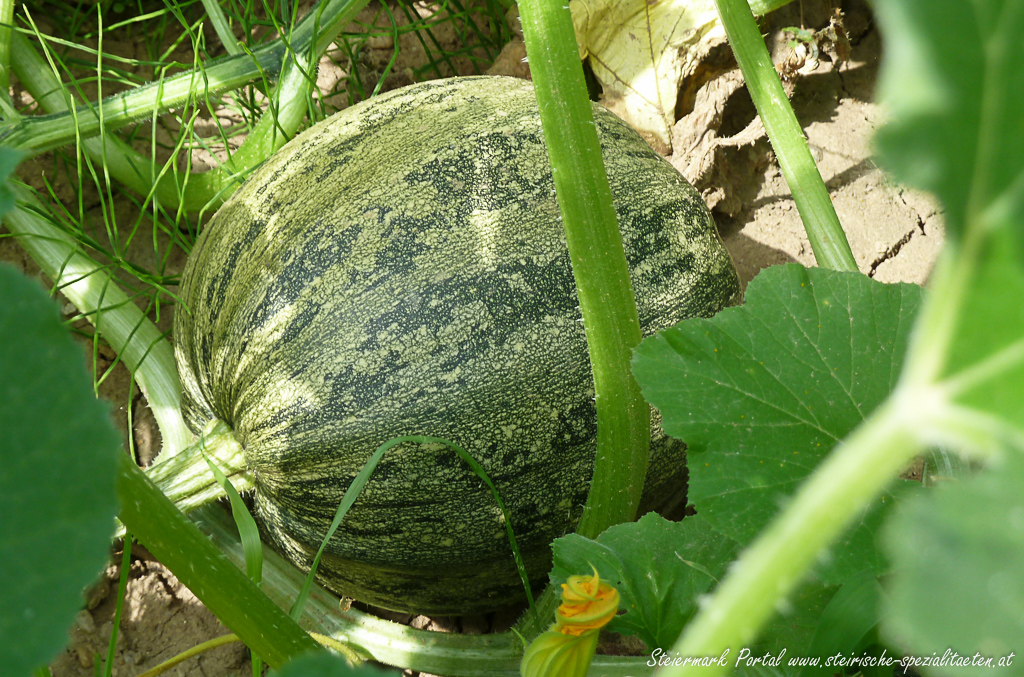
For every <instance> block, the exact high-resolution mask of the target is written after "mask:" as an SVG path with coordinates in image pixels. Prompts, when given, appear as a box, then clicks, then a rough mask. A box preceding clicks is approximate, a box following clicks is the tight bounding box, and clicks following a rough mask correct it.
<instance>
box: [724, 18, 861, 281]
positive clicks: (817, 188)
mask: <svg viewBox="0 0 1024 677" xmlns="http://www.w3.org/2000/svg"><path fill="white" fill-rule="evenodd" d="M716 2H717V3H718V14H719V17H720V18H721V20H722V25H723V26H724V27H725V33H726V35H727V36H728V37H729V44H730V45H731V46H732V50H733V53H735V54H736V62H737V63H739V65H740V70H742V71H743V79H744V80H745V81H746V83H747V90H748V91H749V92H750V98H751V99H753V101H754V106H755V107H756V108H757V113H758V115H760V116H761V121H762V122H763V123H764V129H765V131H766V132H767V133H768V139H769V140H770V141H771V143H772V148H774V149H775V156H776V157H777V158H778V159H779V167H780V168H781V169H782V173H783V175H784V176H785V177H786V183H787V184H789V189H790V191H791V192H792V193H793V201H794V202H795V203H796V208H797V210H798V211H799V212H800V218H801V219H803V222H804V229H805V230H806V231H807V239H808V240H810V242H811V249H812V250H813V251H814V258H815V260H816V261H817V262H818V265H819V266H821V267H823V268H831V269H832V270H843V271H852V272H856V271H857V261H856V260H855V259H854V257H853V252H852V251H851V250H850V243H849V242H848V241H847V240H846V233H844V232H843V227H842V226H841V225H840V224H839V217H838V216H837V215H836V210H835V207H834V206H833V205H832V199H831V198H830V197H829V195H828V188H827V187H826V186H825V182H824V181H823V180H822V178H821V174H820V173H819V172H818V166H817V165H816V164H814V158H812V157H811V151H810V150H809V149H808V148H807V139H805V138H804V133H803V130H802V129H801V128H800V123H799V122H797V119H796V115H794V114H793V108H792V107H791V106H790V105H789V100H788V99H787V98H786V93H785V92H784V91H783V90H782V82H781V81H780V80H779V75H778V73H777V72H776V71H775V67H774V66H773V65H772V60H771V57H770V56H769V54H768V49H767V47H765V44H764V39H763V38H762V37H761V31H760V30H759V29H758V27H757V22H756V21H754V15H753V14H751V8H750V7H749V6H748V5H747V3H746V2H745V1H744V0H716Z"/></svg>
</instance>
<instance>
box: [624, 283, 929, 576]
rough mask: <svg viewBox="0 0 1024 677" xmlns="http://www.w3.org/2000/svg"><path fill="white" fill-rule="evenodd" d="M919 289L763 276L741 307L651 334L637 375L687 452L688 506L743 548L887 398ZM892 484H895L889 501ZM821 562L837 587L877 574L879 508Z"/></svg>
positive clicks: (638, 359) (639, 356)
mask: <svg viewBox="0 0 1024 677" xmlns="http://www.w3.org/2000/svg"><path fill="white" fill-rule="evenodd" d="M920 298H921V289H920V288H919V287H916V286H914V285H907V284H898V285H885V284H881V283H879V282H874V281H873V280H870V279H868V278H867V277H865V276H863V275H860V274H859V273H838V272H834V271H828V270H824V269H817V268H810V269H807V268H803V267H801V266H798V265H787V266H779V267H775V268H770V269H768V270H765V271H764V272H762V273H761V274H760V275H758V277H757V278H755V279H754V280H753V281H752V282H751V283H750V286H749V287H748V289H747V295H746V303H745V304H744V305H743V306H742V307H739V308H731V309H727V310H725V311H723V312H721V313H719V314H718V315H717V316H715V317H714V318H712V319H710V320H692V321H687V322H683V323H681V324H679V325H677V326H676V327H674V328H672V329H669V330H667V331H665V332H662V333H660V334H658V335H656V336H653V337H650V338H648V339H646V340H645V341H644V342H643V343H642V344H641V345H640V347H639V348H638V349H637V351H636V357H635V358H634V363H633V364H634V374H635V375H636V377H637V380H638V381H639V382H640V383H641V385H642V387H643V389H644V396H645V397H646V398H647V399H648V401H649V402H651V403H652V404H653V405H654V406H656V407H658V409H660V410H661V412H662V415H663V417H664V427H665V430H666V432H668V433H669V434H670V435H672V436H674V437H677V438H679V439H682V440H685V441H686V442H687V444H688V445H689V465H690V492H689V499H690V500H691V501H692V502H693V503H694V504H695V505H696V506H697V510H698V512H699V513H700V514H701V516H702V517H704V519H706V520H707V521H708V522H709V523H710V524H711V525H712V526H714V527H715V528H716V529H717V530H719V531H721V532H722V533H723V534H725V535H727V536H729V537H730V538H732V539H734V540H736V541H737V542H739V543H741V544H747V543H749V542H750V541H751V540H752V539H753V538H754V536H755V535H756V534H757V533H758V532H759V531H760V530H761V529H762V528H764V526H765V525H766V524H767V523H768V522H769V521H770V520H771V519H772V517H773V516H775V515H776V514H777V513H778V512H779V510H780V506H781V505H783V503H784V501H785V500H786V499H787V497H789V496H791V495H792V493H793V492H794V491H795V490H796V488H797V487H798V486H799V485H800V484H801V483H802V482H803V481H804V480H805V479H806V478H807V476H808V475H809V474H810V473H811V472H812V471H813V470H814V469H815V468H816V467H817V465H818V463H819V462H820V461H821V460H822V459H823V458H824V457H825V456H826V455H827V454H828V452H829V451H831V450H832V448H833V447H834V446H835V445H836V444H837V443H838V442H839V441H840V440H842V439H843V438H844V437H846V436H847V435H848V434H849V433H850V431H852V430H853V429H854V427H856V426H857V425H858V424H859V423H861V422H862V421H863V420H864V419H865V417H867V416H868V415H869V414H870V413H871V412H872V410H874V409H875V408H876V407H877V406H878V405H879V404H880V403H881V402H882V401H884V400H885V398H886V397H888V395H889V393H890V392H891V391H892V389H893V387H894V385H895V383H896V378H897V376H898V375H899V371H900V365H901V363H902V361H903V356H904V353H905V351H906V345H907V337H908V332H909V330H910V327H911V324H912V321H913V318H914V315H915V312H916V310H917V306H918V304H919V302H920ZM898 491H899V490H897V493H898ZM893 497H894V496H893V494H888V495H886V496H883V497H882V500H881V501H879V502H878V503H877V509H875V510H873V511H871V512H869V513H868V514H865V515H863V516H861V518H860V519H859V520H858V523H857V524H856V525H855V526H854V527H853V528H852V529H851V530H850V531H849V532H848V533H847V535H846V536H845V537H844V538H843V539H842V541H841V542H840V543H838V544H837V546H836V548H835V552H834V553H833V556H832V557H831V558H830V559H829V561H827V562H825V563H823V564H822V565H821V566H820V567H819V575H820V576H821V577H822V580H823V581H824V582H825V583H829V584H838V583H841V582H842V581H843V580H844V579H845V578H846V577H848V576H850V575H853V574H856V573H858V572H860V571H862V570H863V569H865V568H871V569H873V570H875V571H883V570H884V569H885V562H884V559H883V558H882V557H881V555H880V553H879V552H878V550H877V549H876V548H875V545H874V531H875V528H876V527H877V525H878V523H879V520H880V519H881V517H882V512H883V511H882V510H881V509H880V508H881V507H882V506H883V504H885V503H888V504H890V505H891V504H892V502H893Z"/></svg>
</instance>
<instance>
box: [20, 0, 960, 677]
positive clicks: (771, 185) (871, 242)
mask: <svg viewBox="0 0 1024 677" xmlns="http://www.w3.org/2000/svg"><path fill="white" fill-rule="evenodd" d="M801 4H802V6H801ZM838 4H840V3H839V0H834V1H833V2H829V1H828V0H814V1H812V0H805V1H804V2H803V3H793V4H792V5H789V6H787V7H785V8H783V9H782V10H780V11H779V12H777V13H776V14H775V15H773V16H772V17H770V19H769V20H768V22H767V24H766V25H764V26H763V30H764V32H766V33H767V34H768V35H769V41H770V44H772V45H773V56H774V58H775V60H776V62H777V63H778V62H780V61H781V60H783V59H785V58H786V56H787V54H788V51H787V50H789V47H787V45H786V40H785V39H783V38H782V37H781V35H780V32H779V29H781V28H783V27H785V26H794V25H795V26H800V25H804V26H806V27H809V28H815V29H817V28H821V27H822V26H825V25H827V24H828V19H829V16H830V15H831V12H832V10H833V7H834V6H835V5H838ZM841 5H842V8H843V9H844V11H845V13H846V16H845V26H846V29H847V32H848V34H849V37H850V41H851V44H852V47H853V49H852V53H851V58H850V60H849V61H848V62H847V63H845V64H843V65H842V66H841V67H840V68H835V67H834V66H833V64H832V63H830V62H829V61H827V60H826V59H822V60H821V63H820V65H819V66H818V68H817V69H816V70H814V71H812V72H809V73H807V74H804V75H799V76H797V77H796V78H795V81H794V82H793V83H792V85H791V86H792V89H793V97H792V101H793V104H794V108H795V110H796V112H797V116H798V118H799V119H800V121H801V124H802V126H803V127H804V130H805V131H806V134H807V138H808V141H809V144H810V147H811V150H812V153H813V154H814V156H815V160H816V161H817V162H818V166H819V167H820V170H821V172H822V175H823V178H824V179H825V181H826V184H827V185H828V187H829V190H830V193H831V196H832V199H833V202H834V204H835V207H836V211H837V212H838V215H839V218H840V221H841V222H842V224H843V226H844V228H845V230H846V232H847V233H848V236H849V239H850V243H851V246H852V249H853V251H854V254H855V256H856V258H857V262H858V265H859V267H860V269H861V270H862V271H863V272H865V273H867V274H868V275H870V276H872V277H874V278H875V279H877V280H880V281H884V282H896V281H903V282H916V283H924V282H926V280H927V278H928V274H929V271H930V269H931V267H932V264H933V262H934V260H935V257H936V255H937V252H938V250H939V247H940V245H941V243H942V238H943V233H942V224H941V215H940V214H939V213H938V212H937V209H936V208H935V206H934V203H933V202H932V201H930V200H929V199H927V198H926V197H924V196H922V195H919V194H917V193H914V192H911V191H908V190H905V189H903V188H901V187H899V186H897V185H895V184H893V182H892V181H891V180H890V179H889V178H888V177H887V176H886V175H885V174H884V173H883V172H882V171H880V170H879V169H878V168H877V167H876V166H875V165H874V163H873V161H872V159H871V154H870V139H871V134H872V131H873V130H874V129H875V128H876V127H877V126H878V125H879V124H880V122H881V121H882V120H883V119H884V111H882V110H881V109H880V108H879V106H877V105H875V104H874V103H873V102H872V100H873V94H874V89H875V80H876V73H877V66H878V60H879V56H880V36H879V34H878V31H877V30H876V28H875V26H874V24H873V23H872V20H871V16H870V14H869V12H868V10H867V9H866V5H865V4H864V3H863V2H862V1H847V2H842V3H841ZM110 47H111V46H110V44H109V42H106V43H105V48H110ZM380 48H381V55H382V56H381V58H382V59H384V58H385V57H390V54H391V49H390V45H389V44H387V41H386V40H385V41H383V42H382V44H381V45H380ZM371 56H372V55H371ZM368 58H370V57H368ZM410 58H413V59H415V55H413V56H412V57H410ZM371 60H372V58H371ZM505 63H506V64H507V65H508V66H509V67H513V68H515V69H518V70H522V68H523V67H522V64H521V63H520V62H519V60H518V58H515V57H510V58H507V59H506V60H505ZM332 77H337V74H336V73H333V72H332V71H331V70H330V69H329V68H327V69H323V70H322V71H321V74H320V80H322V81H323V82H321V84H322V85H329V84H330V82H329V81H330V80H331V78H332ZM408 77H409V71H408V70H403V69H402V68H399V69H397V70H396V76H395V78H396V80H395V84H396V86H399V85H401V84H407V82H402V79H403V78H406V79H408ZM727 77H732V76H727ZM718 86H719V90H717V91H712V90H713V89H714V88H708V89H706V90H705V91H704V92H703V95H702V94H701V93H700V92H698V93H697V95H696V100H697V102H698V103H697V106H696V108H695V109H694V110H693V111H692V112H690V113H689V115H692V116H694V117H687V118H684V119H683V120H682V121H681V122H680V124H679V125H678V126H677V130H676V137H675V138H676V139H677V140H680V139H683V140H685V139H691V140H693V143H689V144H687V143H677V147H684V146H685V147H686V148H688V149H689V150H682V151H678V152H677V154H676V156H674V157H672V158H670V160H671V161H672V162H673V164H675V165H676V167H677V168H679V169H680V170H681V171H683V172H684V174H686V175H687V176H688V177H690V178H691V179H694V180H695V182H696V184H697V185H698V187H699V188H700V189H701V190H702V192H703V194H704V195H705V197H706V199H708V201H709V203H710V204H713V205H714V213H715V217H716V221H717V223H718V227H719V230H720V232H721V234H722V237H723V239H724V241H725V243H726V246H727V247H728V249H729V251H730V253H731V254H732V257H733V259H734V261H735V263H736V267H737V269H738V270H739V273H740V276H741V279H742V281H743V284H744V285H746V283H748V282H749V281H750V279H751V278H752V277H753V276H754V275H756V274H757V272H758V271H759V270H761V269H762V268H765V267H767V266H771V265H775V264H780V263H786V262H793V261H795V262H799V263H802V264H805V265H814V259H813V255H812V253H811V248H810V245H809V244H808V242H807V239H806V237H805V235H804V231H803V227H802V225H801V222H800V216H799V214H798V213H797V210H796V208H795V205H794V202H793V200H792V198H791V196H790V193H789V189H788V188H787V186H786V182H785V180H784V179H783V177H782V174H781V171H780V169H779V167H778V164H777V163H776V162H775V160H774V158H773V155H772V153H771V149H770V146H769V144H768V142H767V140H766V139H764V138H763V134H761V135H760V138H757V136H758V135H757V134H750V131H751V130H750V129H746V128H747V125H748V123H749V122H751V120H752V119H753V117H754V114H753V107H752V104H751V103H750V100H749V97H748V96H747V95H746V94H745V92H744V91H743V90H742V89H738V90H737V89H736V87H735V85H734V84H730V83H729V82H728V81H727V80H726V79H723V80H721V82H719V83H718ZM723 88H724V89H723ZM734 90H735V91H734ZM723 91H724V92H725V93H724V94H723ZM702 96H703V98H702ZM716 97H717V98H716ZM15 100H16V101H18V100H19V99H18V92H17V91H16V92H15ZM702 106H703V107H702ZM697 117H701V119H700V120H697V119H696V118H697ZM709 122H710V127H709ZM694 129H698V130H699V131H700V133H699V134H696V135H695V134H694ZM745 129H746V131H744V130H745ZM688 135H689V136H688ZM744 135H746V136H744ZM748 137H752V138H754V139H755V140H754V141H753V143H742V142H743V141H744V140H745V139H746V138H748ZM694 139H696V140H694ZM709 139H711V141H709ZM715 139H717V141H714V140H715ZM47 161H48V160H47V158H46V157H45V156H44V157H43V158H40V159H37V160H36V161H34V162H30V163H27V164H26V165H23V167H22V168H21V170H20V173H21V175H22V178H23V179H24V180H26V181H28V182H29V183H31V184H32V185H34V186H36V187H41V184H40V182H39V180H38V173H37V172H38V171H39V168H40V167H43V166H45V164H46V162H47ZM212 162H213V159H212V158H202V157H194V158H193V164H194V166H195V167H196V168H198V167H200V166H202V165H203V163H206V164H207V165H208V164H211V163H212ZM57 195H59V196H63V195H64V193H63V192H62V191H61V188H60V186H57ZM122 207H123V208H124V209H125V210H126V211H128V212H130V210H131V206H130V204H125V205H120V206H119V207H118V209H120V208H122ZM150 255H151V253H150ZM0 259H3V260H6V261H11V262H14V263H15V264H16V265H19V266H20V267H21V268H22V269H23V270H25V271H26V272H27V273H28V274H30V275H35V276H37V277H39V276H40V275H39V272H38V268H36V267H35V266H34V264H32V263H31V261H29V260H27V257H26V256H25V255H24V253H23V252H21V251H20V249H19V248H18V247H17V245H16V243H15V242H14V241H13V239H11V238H3V239H0ZM182 263H183V262H180V261H179V262H176V263H175V264H173V265H176V266H178V270H180V265H181V264H182ZM172 267H173V266H172ZM41 281H42V280H41ZM43 283H44V284H48V283H49V281H48V280H46V281H43ZM66 312H67V313H68V314H69V315H70V314H72V313H73V309H72V308H66ZM160 325H161V326H162V327H163V328H167V327H168V326H169V313H164V316H163V317H162V318H161V321H160ZM113 358H114V355H113V354H112V353H110V352H109V351H107V352H103V351H101V364H100V366H101V367H104V366H105V364H103V360H106V361H107V363H108V364H109V361H111V360H113ZM128 383H129V379H128V375H127V373H126V372H125V371H124V369H123V368H120V369H119V370H116V371H114V372H113V375H112V376H111V377H110V378H108V379H107V381H105V382H104V384H103V386H102V388H101V391H102V394H103V395H104V396H105V397H107V398H109V399H110V400H111V401H112V402H113V403H114V406H115V410H116V411H115V415H116V416H118V418H119V421H120V425H121V427H122V428H124V429H125V430H127V426H126V425H125V423H124V422H125V420H126V415H127V413H128V410H129V408H130V409H131V411H132V413H133V419H134V426H133V435H134V438H135V439H134V441H135V444H136V447H137V448H138V449H140V450H142V451H143V453H146V450H152V449H157V448H159V434H158V432H157V431H156V426H155V424H154V423H153V419H152V416H151V415H149V413H148V409H147V408H146V406H145V402H144V400H143V399H142V398H141V396H139V395H134V396H129V392H128ZM126 435H127V433H126ZM137 554H139V555H141V556H140V557H136V558H135V559H134V561H133V563H132V567H131V579H130V583H129V586H128V592H127V599H126V602H125V612H124V617H123V619H122V622H121V633H120V635H119V638H118V643H117V655H116V657H115V664H114V668H113V674H114V675H119V676H120V675H125V676H127V675H137V674H139V673H141V672H142V671H143V670H145V669H148V668H151V667H153V666H155V665H157V664H158V663H160V662H162V661H164V660H166V659H168V658H170V657H172V656H174V655H176V654H178V653H180V652H181V651H184V650H186V649H188V648H190V647H193V646H195V645H196V644H199V643H201V642H203V641H206V640H208V639H211V638H213V637H216V636H219V635H222V634H227V633H228V630H227V629H226V628H224V627H223V626H222V625H221V624H220V623H219V622H218V621H217V619H216V618H214V617H213V615H212V614H211V613H210V612H208V611H207V610H206V609H205V608H204V607H203V606H202V604H201V603H200V602H199V601H198V600H197V599H196V598H195V597H194V596H193V595H192V594H191V593H190V592H189V591H188V590H187V589H185V588H184V587H183V586H182V585H181V584H179V583H178V581H177V580H176V579H175V578H174V576H173V575H171V574H170V573H169V572H168V571H167V570H166V569H164V568H163V567H162V566H161V565H160V564H159V563H158V562H154V561H150V560H149V559H148V558H147V557H146V556H145V552H144V551H143V550H141V549H139V550H138V551H137ZM115 561H119V558H116V559H115V558H114V557H113V556H112V560H111V562H112V564H111V565H110V566H109V567H108V569H107V570H106V572H105V573H104V575H103V577H102V579H101V580H100V582H99V584H98V585H97V587H96V588H95V589H94V590H93V591H92V592H91V593H90V594H89V598H88V602H87V605H86V607H85V608H83V610H82V611H81V612H80V613H79V615H78V617H77V619H76V622H75V624H74V626H73V627H72V629H71V632H70V642H69V646H68V649H67V650H66V651H65V652H63V653H62V654H61V655H60V656H58V658H57V659H56V660H55V661H54V662H53V663H52V665H51V669H52V671H53V674H54V675H55V677H86V676H87V675H92V674H93V665H94V663H95V661H96V660H97V656H99V655H106V646H107V642H108V638H109V636H110V631H111V619H112V617H113V609H114V597H115V595H114V594H112V591H115V590H116V585H117V574H118V571H117V565H116V564H114V562H115ZM414 624H416V625H418V626H420V627H423V626H426V625H428V624H429V620H428V619H424V618H417V619H415V621H414ZM481 624H482V625H483V626H484V628H486V626H488V625H490V624H491V621H490V620H488V619H472V620H471V619H467V620H466V623H465V624H464V625H466V626H467V629H469V628H468V626H470V625H473V626H475V627H476V628H477V629H478V631H479V629H483V628H481V627H480V626H481ZM434 627H439V628H440V627H447V628H451V627H457V626H456V625H453V624H452V623H451V622H448V621H445V620H439V621H438V623H437V624H435V625H434ZM165 674H168V675H173V676H184V675H204V676H210V677H213V676H219V675H239V676H241V675H251V674H252V672H251V668H250V666H249V657H248V654H247V650H246V649H245V647H243V646H242V645H241V644H238V643H235V644H231V645H227V646H224V647H221V648H218V649H215V650H212V651H209V652H206V653H203V654H202V655H200V656H199V657H197V658H193V659H190V660H188V661H186V662H185V663H184V664H182V665H180V666H178V667H176V668H173V669H172V670H170V671H169V672H167V673H165Z"/></svg>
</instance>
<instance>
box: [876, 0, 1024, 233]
mask: <svg viewBox="0 0 1024 677" xmlns="http://www.w3.org/2000/svg"><path fill="white" fill-rule="evenodd" d="M875 8H876V11H877V13H878V19H879V22H880V24H881V25H882V28H883V31H882V35H883V37H884V38H885V41H886V42H885V55H886V58H885V60H884V61H883V64H882V70H881V73H880V76H879V77H880V81H879V86H878V87H879V97H880V98H881V99H882V100H884V101H885V104H886V107H887V108H888V109H889V111H890V112H891V114H892V120H891V121H890V122H889V123H888V124H886V126H885V127H883V128H882V129H881V130H879V133H878V135H877V137H876V143H877V147H878V149H879V155H880V159H881V160H882V161H883V163H884V164H885V166H886V167H888V168H889V169H890V170H891V171H892V172H893V173H894V174H895V175H896V177H897V178H899V179H900V180H902V181H905V182H906V183H908V184H912V185H915V186H918V187H920V188H924V189H925V190H929V191H931V192H933V193H935V194H936V195H937V196H939V198H941V200H942V203H943V205H944V207H945V210H946V223H947V226H946V227H947V232H948V234H949V235H950V236H952V237H953V238H954V239H955V238H957V237H958V236H960V235H961V234H962V233H963V232H964V229H965V227H967V226H968V225H969V223H970V221H971V220H972V219H973V218H976V217H977V216H978V215H979V214H978V210H983V209H985V208H986V207H988V206H990V205H995V204H1000V203H1001V205H1002V206H1001V209H1004V210H1006V212H1007V215H1008V216H1009V217H1010V220H1011V221H1013V222H1015V223H1016V228H1017V230H1018V232H1024V218H1022V217H1024V185H1022V183H1021V181H1022V176H1024V118H1022V116H1021V111H1022V110H1024V68H1021V60H1022V59H1024V50H1022V44H1021V40H1020V36H1021V35H1022V34H1024V3H1022V2H1021V1H1020V0H972V1H971V2H964V1H963V0H886V1H885V2H878V3H876V5H875ZM972 212H973V213H972ZM1011 214H1012V216H1011Z"/></svg>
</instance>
